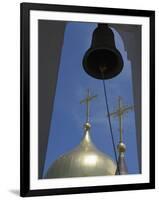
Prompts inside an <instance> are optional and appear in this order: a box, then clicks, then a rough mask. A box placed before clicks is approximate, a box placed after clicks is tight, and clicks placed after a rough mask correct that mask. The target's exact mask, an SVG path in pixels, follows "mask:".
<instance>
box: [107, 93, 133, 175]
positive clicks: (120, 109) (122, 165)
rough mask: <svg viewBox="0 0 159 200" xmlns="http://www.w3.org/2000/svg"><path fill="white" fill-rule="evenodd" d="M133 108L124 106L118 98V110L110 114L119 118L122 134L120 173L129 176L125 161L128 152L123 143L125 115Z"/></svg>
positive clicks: (119, 161)
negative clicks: (125, 153)
mask: <svg viewBox="0 0 159 200" xmlns="http://www.w3.org/2000/svg"><path fill="white" fill-rule="evenodd" d="M132 109H133V106H124V105H123V104H122V98H121V97H120V96H119V97H118V108H117V110H116V111H114V112H112V113H110V116H113V117H118V119H119V132H120V139H119V144H118V146H117V149H118V152H119V159H118V165H119V171H120V174H127V173H128V172H127V167H126V163H125V160H124V152H125V151H126V145H125V144H124V143H123V127H122V125H123V124H122V123H123V115H124V114H125V113H127V112H128V111H130V110H132Z"/></svg>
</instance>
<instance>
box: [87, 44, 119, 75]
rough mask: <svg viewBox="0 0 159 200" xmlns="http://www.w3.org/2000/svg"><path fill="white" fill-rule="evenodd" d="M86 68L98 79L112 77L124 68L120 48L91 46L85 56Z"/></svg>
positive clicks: (88, 72)
mask: <svg viewBox="0 0 159 200" xmlns="http://www.w3.org/2000/svg"><path fill="white" fill-rule="evenodd" d="M83 66H84V70H85V71H86V73H87V74H89V75H90V76H92V77H94V78H96V79H111V78H113V77H114V76H117V75H118V74H119V73H120V72H121V71H122V69H123V59H122V56H121V54H120V52H119V51H118V50H116V49H115V50H112V49H108V48H101V47H100V48H96V49H94V48H90V49H88V51H87V52H86V54H85V56H84V58H83Z"/></svg>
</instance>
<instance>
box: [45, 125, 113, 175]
mask: <svg viewBox="0 0 159 200" xmlns="http://www.w3.org/2000/svg"><path fill="white" fill-rule="evenodd" d="M90 128H91V125H90V123H88V122H87V123H85V125H84V136H83V138H82V140H81V142H80V144H79V145H78V146H77V147H75V148H74V149H73V150H72V151H70V152H68V153H66V154H65V155H62V156H61V157H60V158H58V159H57V160H56V161H55V162H54V163H53V164H52V166H51V167H50V168H49V170H48V172H47V174H46V176H45V178H64V177H85V176H106V175H115V172H116V165H115V163H114V161H113V160H112V159H111V158H110V157H109V156H108V155H106V154H105V153H103V152H101V151H100V150H98V148H97V147H96V146H95V145H94V144H93V142H92V140H91V136H90Z"/></svg>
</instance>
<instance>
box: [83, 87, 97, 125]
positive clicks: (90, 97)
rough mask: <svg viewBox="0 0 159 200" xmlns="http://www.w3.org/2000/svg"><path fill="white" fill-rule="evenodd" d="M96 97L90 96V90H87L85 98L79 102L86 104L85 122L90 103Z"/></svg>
mask: <svg viewBox="0 0 159 200" xmlns="http://www.w3.org/2000/svg"><path fill="white" fill-rule="evenodd" d="M96 97H97V95H94V96H91V95H90V90H89V89H88V90H87V96H86V98H85V99H83V100H81V101H80V104H82V103H86V122H89V114H90V101H91V100H92V99H94V98H96Z"/></svg>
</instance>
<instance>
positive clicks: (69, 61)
mask: <svg viewBox="0 0 159 200" xmlns="http://www.w3.org/2000/svg"><path fill="white" fill-rule="evenodd" d="M96 26H97V24H95V23H81V22H68V23H67V26H66V29H65V35H64V44H63V48H62V54H61V60H60V69H59V74H58V82H57V88H56V96H55V101H54V106H53V111H52V119H51V124H50V132H49V141H48V147H47V153H46V159H45V166H44V172H43V175H44V174H45V173H46V171H47V169H48V168H49V166H50V165H51V164H52V162H53V161H55V160H56V159H57V158H58V157H59V156H60V155H62V154H64V153H66V152H67V151H70V150H72V149H73V148H74V147H75V146H77V145H78V144H79V142H80V140H81V138H82V136H83V124H84V122H85V118H86V116H85V112H86V107H85V105H84V104H82V105H81V104H80V103H79V102H80V100H81V99H83V98H85V96H86V93H87V89H88V88H89V89H90V91H91V94H92V95H96V94H97V95H98V97H97V98H96V99H94V100H93V101H92V102H91V113H90V122H91V125H92V128H91V136H92V140H93V142H94V144H95V145H96V146H97V147H98V149H100V150H101V151H102V152H105V153H107V154H108V155H110V156H111V157H112V158H113V159H114V160H115V158H114V152H113V147H112V141H111V137H110V130H109V124H108V120H107V119H106V108H105V102H104V92H103V85H102V81H101V80H97V79H94V78H92V77H90V76H89V75H87V74H86V73H85V71H84V69H83V66H82V60H83V56H84V54H85V52H86V50H87V49H88V48H89V47H90V44H91V38H92V33H93V31H94V29H95V28H96ZM112 30H113V32H114V34H115V43H116V47H117V48H118V50H119V51H120V52H121V54H122V56H123V59H124V68H123V71H122V73H120V74H119V75H118V76H116V77H115V78H113V79H111V80H106V85H107V92H108V101H109V107H110V111H114V110H115V109H116V108H117V104H118V96H121V97H122V98H123V101H124V104H126V105H133V89H132V76H131V63H130V61H129V60H128V59H127V53H126V51H125V49H124V45H123V41H122V39H121V37H120V35H119V34H118V33H117V32H116V31H115V30H114V29H112ZM111 120H112V126H113V132H114V137H115V143H116V146H117V144H118V141H119V127H118V118H112V119H111ZM123 126H124V133H123V138H124V143H125V144H126V146H127V150H126V154H125V158H126V162H127V166H128V171H129V173H130V174H134V173H139V169H138V159H137V144H136V128H135V116H134V111H133V112H129V113H127V114H126V115H125V116H124V124H123Z"/></svg>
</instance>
